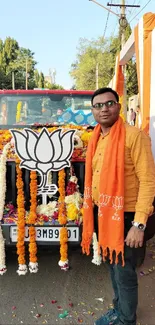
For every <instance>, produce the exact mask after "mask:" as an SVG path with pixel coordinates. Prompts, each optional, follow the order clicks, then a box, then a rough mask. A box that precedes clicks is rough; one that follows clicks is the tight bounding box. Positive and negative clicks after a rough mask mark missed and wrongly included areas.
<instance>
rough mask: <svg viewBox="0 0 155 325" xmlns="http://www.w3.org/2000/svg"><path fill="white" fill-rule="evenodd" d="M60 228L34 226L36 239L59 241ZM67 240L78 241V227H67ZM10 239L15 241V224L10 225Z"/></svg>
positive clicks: (26, 237)
mask: <svg viewBox="0 0 155 325" xmlns="http://www.w3.org/2000/svg"><path fill="white" fill-rule="evenodd" d="M60 229H61V227H35V230H36V241H44V242H59V241H60ZM67 231H68V241H69V242H78V241H79V228H78V227H67ZM10 239H11V241H12V243H16V242H17V226H11V227H10ZM25 241H29V229H28V227H25Z"/></svg>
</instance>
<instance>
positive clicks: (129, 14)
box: [128, 0, 141, 20]
mask: <svg viewBox="0 0 155 325" xmlns="http://www.w3.org/2000/svg"><path fill="white" fill-rule="evenodd" d="M140 1H141V0H139V1H138V2H137V5H139V4H140ZM135 2H136V0H134V3H133V5H134V4H135ZM135 12H136V8H133V9H131V10H130V11H129V13H128V20H130V18H132V16H133V15H134V14H135Z"/></svg>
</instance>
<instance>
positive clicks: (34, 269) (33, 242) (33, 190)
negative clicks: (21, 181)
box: [28, 171, 38, 273]
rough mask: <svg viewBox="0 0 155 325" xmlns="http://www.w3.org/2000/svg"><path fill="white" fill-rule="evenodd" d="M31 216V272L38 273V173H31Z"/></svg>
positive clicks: (29, 218) (29, 219) (29, 220)
mask: <svg viewBox="0 0 155 325" xmlns="http://www.w3.org/2000/svg"><path fill="white" fill-rule="evenodd" d="M30 202H31V206H30V214H29V217H28V223H29V224H30V226H29V237H30V241H29V259H30V263H29V270H30V272H31V273H36V272H37V271H38V263H37V243H36V230H35V227H34V225H35V223H36V220H37V212H36V210H37V173H36V172H35V171H31V172H30Z"/></svg>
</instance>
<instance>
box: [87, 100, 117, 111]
mask: <svg viewBox="0 0 155 325" xmlns="http://www.w3.org/2000/svg"><path fill="white" fill-rule="evenodd" d="M116 104H117V102H115V101H114V100H108V101H107V102H105V103H96V104H94V105H92V106H93V108H95V109H97V110H98V111H99V110H100V109H101V108H105V107H106V108H110V107H112V106H114V105H116Z"/></svg>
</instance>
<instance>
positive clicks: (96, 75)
mask: <svg viewBox="0 0 155 325" xmlns="http://www.w3.org/2000/svg"><path fill="white" fill-rule="evenodd" d="M96 89H98V63H97V64H96Z"/></svg>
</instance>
